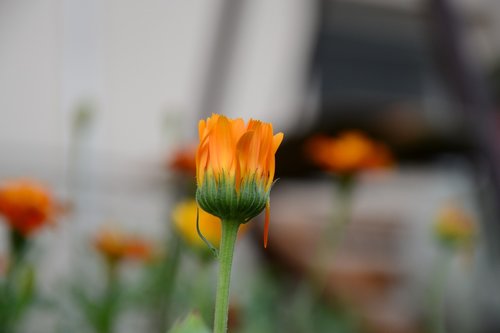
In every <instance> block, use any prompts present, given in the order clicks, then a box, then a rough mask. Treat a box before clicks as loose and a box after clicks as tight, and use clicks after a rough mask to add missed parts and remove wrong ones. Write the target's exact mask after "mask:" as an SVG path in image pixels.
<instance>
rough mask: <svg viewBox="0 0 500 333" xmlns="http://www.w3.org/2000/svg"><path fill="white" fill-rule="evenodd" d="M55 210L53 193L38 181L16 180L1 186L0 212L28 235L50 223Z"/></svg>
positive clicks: (22, 232) (10, 222) (8, 221)
mask: <svg viewBox="0 0 500 333" xmlns="http://www.w3.org/2000/svg"><path fill="white" fill-rule="evenodd" d="M55 212H56V204H55V202H54V200H53V198H52V195H51V193H50V192H49V191H48V190H47V189H46V188H45V187H43V186H42V185H41V184H39V183H37V182H34V181H31V180H14V181H9V182H7V183H5V184H3V185H1V186H0V214H1V215H3V216H4V217H5V219H6V221H7V223H8V224H9V225H10V227H11V228H13V229H14V230H16V231H17V232H19V233H20V234H22V235H24V236H26V237H28V236H30V235H32V234H33V233H34V232H35V231H37V230H38V229H39V228H41V227H42V226H44V225H45V224H47V223H50V222H51V221H52V219H53V218H54V215H55Z"/></svg>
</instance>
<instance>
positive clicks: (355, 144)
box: [306, 131, 394, 175]
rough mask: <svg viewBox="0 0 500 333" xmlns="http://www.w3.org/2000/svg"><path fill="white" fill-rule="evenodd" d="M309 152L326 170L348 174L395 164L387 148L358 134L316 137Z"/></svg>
mask: <svg viewBox="0 0 500 333" xmlns="http://www.w3.org/2000/svg"><path fill="white" fill-rule="evenodd" d="M306 150H307V152H308V154H309V156H310V158H311V160H312V161H313V162H314V163H316V164H317V165H318V166H320V167H322V168H324V169H325V170H327V171H331V172H334V173H337V174H343V175H349V174H354V173H356V172H360V171H363V170H368V169H380V168H387V167H390V166H392V165H393V164H394V162H393V157H392V154H391V152H390V151H389V149H388V148H387V146H386V145H384V144H382V143H379V142H375V141H373V140H372V139H370V138H369V137H367V136H366V135H365V134H363V133H362V132H359V131H347V132H343V133H341V134H340V135H339V136H338V137H337V138H332V137H327V136H316V137H313V138H311V139H310V140H309V141H308V143H307V145H306Z"/></svg>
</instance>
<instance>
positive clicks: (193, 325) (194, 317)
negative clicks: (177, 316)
mask: <svg viewBox="0 0 500 333" xmlns="http://www.w3.org/2000/svg"><path fill="white" fill-rule="evenodd" d="M168 333H210V330H209V329H208V328H207V326H206V325H205V323H204V322H203V320H202V319H201V317H200V315H199V314H197V313H190V314H189V315H188V316H187V317H186V318H185V319H184V320H183V321H181V322H178V323H176V324H174V326H173V327H172V328H171V329H170V331H168Z"/></svg>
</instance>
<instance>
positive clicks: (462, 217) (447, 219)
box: [434, 204, 474, 245]
mask: <svg viewBox="0 0 500 333" xmlns="http://www.w3.org/2000/svg"><path fill="white" fill-rule="evenodd" d="M434 227H435V233H436V235H437V236H438V238H439V239H440V240H441V241H443V242H444V243H446V244H450V245H459V244H468V243H470V242H471V241H472V239H473V237H474V223H473V219H472V218H471V217H470V216H469V215H468V214H466V212H465V211H464V210H463V209H461V208H460V207H459V206H457V205H452V204H448V205H446V206H444V207H443V208H441V210H440V211H439V213H438V216H437V220H436V223H435V226H434Z"/></svg>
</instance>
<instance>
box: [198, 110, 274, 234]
mask: <svg viewBox="0 0 500 333" xmlns="http://www.w3.org/2000/svg"><path fill="white" fill-rule="evenodd" d="M199 136H200V144H199V146H198V150H197V152H196V176H197V179H196V180H197V185H198V189H197V192H196V201H197V202H198V204H199V205H200V207H201V208H202V209H203V210H205V211H207V212H208V213H210V214H212V215H215V216H217V217H219V218H221V219H222V220H223V221H225V220H228V221H229V220H230V221H233V222H236V223H245V222H247V221H248V220H250V219H251V218H252V217H254V216H256V215H258V214H259V213H260V212H262V210H263V209H264V208H266V224H265V233H264V235H265V236H264V238H265V240H264V243H266V242H267V228H268V225H269V193H270V190H271V185H272V183H273V179H274V172H275V154H276V151H277V149H278V147H279V145H280V144H281V141H282V140H283V133H278V134H276V135H273V127H272V125H271V124H269V123H263V122H261V121H258V120H250V121H249V122H248V124H246V125H245V122H244V121H243V120H242V119H241V118H238V119H229V118H227V117H225V116H220V115H217V114H213V115H212V117H210V118H208V119H207V120H206V121H205V120H201V121H200V123H199Z"/></svg>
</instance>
